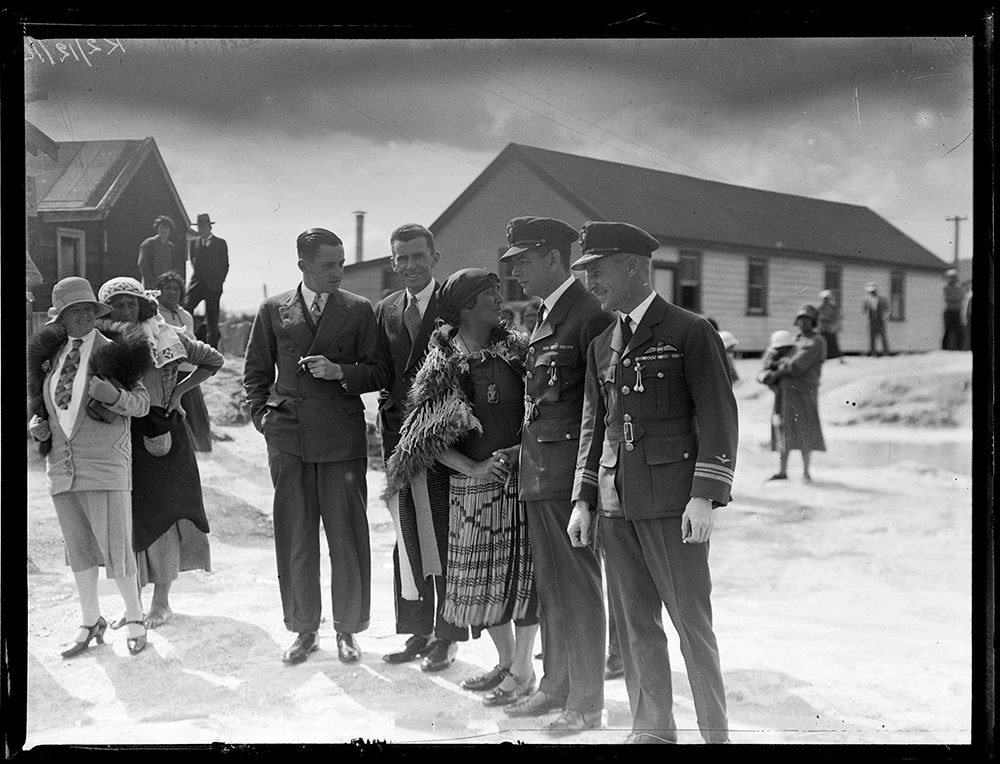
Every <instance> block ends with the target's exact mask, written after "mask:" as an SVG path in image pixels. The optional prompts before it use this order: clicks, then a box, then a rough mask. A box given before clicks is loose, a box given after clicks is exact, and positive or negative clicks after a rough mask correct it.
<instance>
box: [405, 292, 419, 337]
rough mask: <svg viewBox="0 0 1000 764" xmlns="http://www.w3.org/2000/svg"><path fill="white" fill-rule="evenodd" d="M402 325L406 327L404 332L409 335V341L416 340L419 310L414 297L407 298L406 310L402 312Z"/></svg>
mask: <svg viewBox="0 0 1000 764" xmlns="http://www.w3.org/2000/svg"><path fill="white" fill-rule="evenodd" d="M403 324H404V325H405V326H406V331H408V332H409V333H410V341H411V342H412V341H414V340H416V338H417V332H418V331H420V308H419V306H418V305H417V298H416V297H411V296H407V300H406V310H404V311H403Z"/></svg>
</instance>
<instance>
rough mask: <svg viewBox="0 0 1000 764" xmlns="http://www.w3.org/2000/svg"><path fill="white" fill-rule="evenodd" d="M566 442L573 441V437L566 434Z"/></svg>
mask: <svg viewBox="0 0 1000 764" xmlns="http://www.w3.org/2000/svg"><path fill="white" fill-rule="evenodd" d="M566 440H573V436H572V435H570V434H569V433H568V432H567V433H566Z"/></svg>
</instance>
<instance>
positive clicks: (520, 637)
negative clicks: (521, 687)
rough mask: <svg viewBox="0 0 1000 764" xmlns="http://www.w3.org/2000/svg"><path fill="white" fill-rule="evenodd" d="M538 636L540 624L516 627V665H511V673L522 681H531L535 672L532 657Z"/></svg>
mask: <svg viewBox="0 0 1000 764" xmlns="http://www.w3.org/2000/svg"><path fill="white" fill-rule="evenodd" d="M536 634H538V624H535V625H533V626H515V627H514V641H515V647H514V663H513V664H512V665H511V673H512V674H515V675H517V676H519V677H521V678H522V679H529V678H530V677H531V675H532V674H534V672H535V667H534V664H533V663H532V656H533V653H534V650H535V635H536Z"/></svg>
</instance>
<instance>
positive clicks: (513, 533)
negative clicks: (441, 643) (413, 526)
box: [444, 474, 538, 628]
mask: <svg viewBox="0 0 1000 764" xmlns="http://www.w3.org/2000/svg"><path fill="white" fill-rule="evenodd" d="M449 502H450V514H449V525H448V563H447V571H448V573H447V575H446V576H445V578H446V588H445V604H444V618H445V619H446V620H447V621H448V622H449V623H452V624H455V625H456V626H473V627H480V628H486V627H489V626H499V625H500V624H504V623H507V622H508V621H511V620H514V621H518V620H526V619H527V620H530V619H533V618H537V612H536V611H537V607H538V602H537V597H536V595H535V581H534V573H533V570H532V566H531V549H530V547H529V545H528V522H527V517H526V514H525V509H524V503H523V502H521V501H518V499H517V476H516V475H515V476H514V477H513V478H512V479H511V481H510V483H509V484H508V485H507V487H506V488H505V487H504V485H503V483H499V482H497V481H495V480H478V479H475V478H470V477H467V476H465V475H459V474H453V475H452V476H451V496H450V498H449Z"/></svg>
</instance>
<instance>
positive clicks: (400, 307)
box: [386, 289, 413, 364]
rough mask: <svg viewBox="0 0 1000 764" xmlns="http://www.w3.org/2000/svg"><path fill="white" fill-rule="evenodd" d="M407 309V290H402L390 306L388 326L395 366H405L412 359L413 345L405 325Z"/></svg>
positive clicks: (387, 319)
mask: <svg viewBox="0 0 1000 764" xmlns="http://www.w3.org/2000/svg"><path fill="white" fill-rule="evenodd" d="M405 309H406V290H405V289H404V290H402V291H401V292H400V293H399V294H398V295H396V297H395V299H393V301H392V302H390V303H389V305H388V311H387V314H386V325H387V329H388V334H389V347H390V348H392V354H393V356H394V358H393V363H394V364H397V363H398V364H404V363H406V359H407V358H409V357H410V351H411V350H412V348H413V343H412V342H411V341H410V333H409V332H408V331H406V327H405V326H404V325H403V311H404V310H405Z"/></svg>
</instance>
